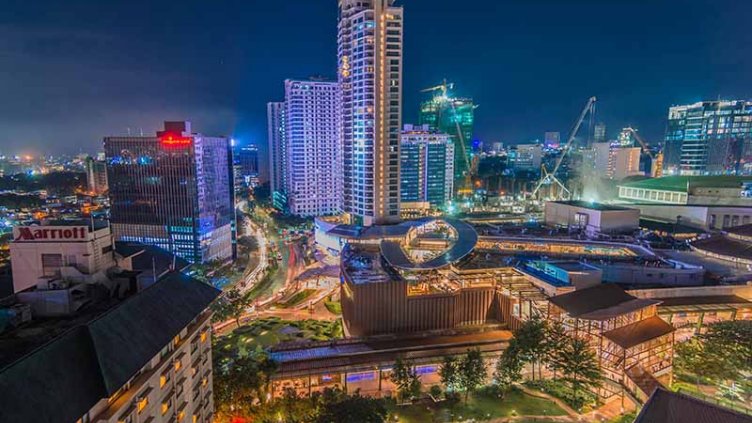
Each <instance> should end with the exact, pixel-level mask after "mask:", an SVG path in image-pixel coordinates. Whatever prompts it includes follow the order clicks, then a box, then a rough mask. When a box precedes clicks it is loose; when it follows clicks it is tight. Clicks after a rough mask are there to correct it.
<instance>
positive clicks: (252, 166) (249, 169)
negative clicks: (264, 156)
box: [235, 144, 259, 178]
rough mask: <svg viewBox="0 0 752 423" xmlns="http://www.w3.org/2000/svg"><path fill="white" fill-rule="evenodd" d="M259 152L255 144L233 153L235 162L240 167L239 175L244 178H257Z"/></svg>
mask: <svg viewBox="0 0 752 423" xmlns="http://www.w3.org/2000/svg"><path fill="white" fill-rule="evenodd" d="M258 154H259V150H258V146H257V145H256V144H249V145H246V146H243V147H240V148H237V149H236V151H235V160H236V162H237V163H238V165H239V166H240V175H241V176H242V177H244V178H248V177H254V176H255V177H258V175H259V158H258Z"/></svg>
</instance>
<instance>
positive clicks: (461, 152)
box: [419, 82, 475, 189]
mask: <svg viewBox="0 0 752 423" xmlns="http://www.w3.org/2000/svg"><path fill="white" fill-rule="evenodd" d="M452 87H453V84H447V83H446V82H444V84H443V85H440V86H438V87H434V88H433V89H434V90H438V89H440V90H441V92H440V93H438V92H437V94H436V95H435V96H434V97H433V98H432V99H430V100H427V101H424V102H423V103H421V105H420V115H419V123H420V124H421V125H425V124H427V125H429V127H430V128H431V129H432V130H436V131H439V132H443V133H445V134H449V135H451V136H452V139H453V141H454V179H455V186H456V187H457V188H458V189H460V188H462V185H463V184H464V181H465V180H466V178H465V177H466V175H468V173H469V172H471V170H472V164H473V157H472V151H473V149H472V142H473V122H474V121H475V105H474V104H473V100H472V99H471V98H459V97H452V96H451V94H450V93H449V92H448V90H449V89H450V88H452ZM464 188H468V187H464Z"/></svg>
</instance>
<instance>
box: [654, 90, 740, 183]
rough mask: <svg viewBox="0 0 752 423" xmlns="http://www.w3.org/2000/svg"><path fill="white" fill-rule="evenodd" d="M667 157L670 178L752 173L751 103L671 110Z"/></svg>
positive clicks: (706, 103)
mask: <svg viewBox="0 0 752 423" xmlns="http://www.w3.org/2000/svg"><path fill="white" fill-rule="evenodd" d="M664 154H665V158H664V169H665V170H666V173H669V174H672V173H673V174H682V175H714V174H750V173H752V167H751V166H752V101H742V100H732V101H729V100H718V101H703V102H698V103H694V104H687V105H681V106H673V107H670V108H669V110H668V127H667V130H666V139H665V146H664Z"/></svg>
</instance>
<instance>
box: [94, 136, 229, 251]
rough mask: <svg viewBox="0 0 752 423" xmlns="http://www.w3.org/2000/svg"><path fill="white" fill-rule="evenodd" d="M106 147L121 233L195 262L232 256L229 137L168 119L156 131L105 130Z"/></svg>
mask: <svg viewBox="0 0 752 423" xmlns="http://www.w3.org/2000/svg"><path fill="white" fill-rule="evenodd" d="M104 150H105V154H106V157H107V176H108V179H109V182H110V191H109V195H110V222H111V223H112V230H113V233H114V235H115V239H116V240H122V241H137V242H143V243H144V244H147V245H156V246H158V247H161V248H164V249H165V250H167V251H170V252H172V253H174V254H176V255H178V256H180V257H183V258H185V259H186V260H188V261H190V262H192V263H203V262H208V261H213V260H228V259H231V258H234V257H235V208H234V193H233V185H234V184H233V174H232V150H231V147H230V141H229V140H228V139H227V138H225V137H208V136H204V135H201V134H197V133H192V132H191V125H190V122H165V129H164V131H159V132H157V135H156V136H139V137H134V136H125V137H106V138H105V139H104Z"/></svg>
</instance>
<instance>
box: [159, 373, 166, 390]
mask: <svg viewBox="0 0 752 423" xmlns="http://www.w3.org/2000/svg"><path fill="white" fill-rule="evenodd" d="M166 384H167V376H165V375H162V376H160V377H159V387H160V388H163V387H164V386H165V385H166Z"/></svg>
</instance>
